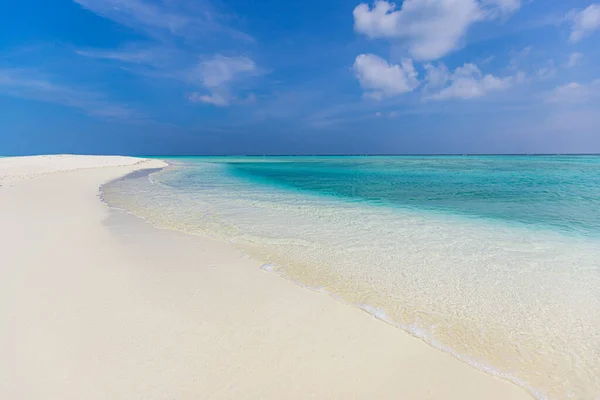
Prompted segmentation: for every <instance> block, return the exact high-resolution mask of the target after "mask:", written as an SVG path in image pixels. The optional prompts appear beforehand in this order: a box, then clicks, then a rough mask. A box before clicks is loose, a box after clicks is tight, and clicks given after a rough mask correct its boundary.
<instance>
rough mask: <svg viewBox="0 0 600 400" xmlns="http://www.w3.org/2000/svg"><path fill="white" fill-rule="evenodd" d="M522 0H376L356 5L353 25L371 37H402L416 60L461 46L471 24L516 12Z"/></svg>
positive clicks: (436, 56)
mask: <svg viewBox="0 0 600 400" xmlns="http://www.w3.org/2000/svg"><path fill="white" fill-rule="evenodd" d="M519 7H520V1H519V0H481V1H480V0H404V2H403V3H402V5H401V7H400V8H398V7H397V6H396V5H395V4H394V3H389V2H387V1H376V2H375V4H374V6H373V7H369V5H368V4H364V3H362V4H360V5H358V6H357V7H356V8H355V9H354V12H353V14H354V29H355V31H356V32H358V33H362V34H365V35H366V36H368V37H369V38H389V39H401V40H403V41H405V44H406V45H407V47H408V51H409V53H410V54H411V56H412V57H414V58H415V59H417V60H435V59H438V58H441V57H443V56H445V55H446V54H448V53H450V52H451V51H452V50H455V49H456V48H458V47H459V46H460V44H461V40H462V39H463V37H464V36H465V34H466V32H467V30H468V29H469V27H470V26H471V25H472V24H474V23H476V22H479V21H483V20H486V19H491V18H494V17H495V16H497V15H500V14H506V13H509V12H514V11H516V10H517V9H518V8H519Z"/></svg>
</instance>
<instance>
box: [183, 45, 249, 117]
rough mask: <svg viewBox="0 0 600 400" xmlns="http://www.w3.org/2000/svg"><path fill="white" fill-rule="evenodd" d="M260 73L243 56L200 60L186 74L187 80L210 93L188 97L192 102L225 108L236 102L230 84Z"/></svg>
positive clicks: (218, 56)
mask: <svg viewBox="0 0 600 400" xmlns="http://www.w3.org/2000/svg"><path fill="white" fill-rule="evenodd" d="M259 73H260V70H259V69H258V67H257V66H256V63H255V62H254V61H253V60H252V59H250V58H248V57H244V56H237V57H226V56H223V55H220V54H217V55H214V56H212V57H211V58H208V59H203V60H201V61H200V62H199V63H198V65H197V66H196V67H195V68H193V69H192V70H191V71H190V72H189V74H188V80H189V81H190V82H192V83H199V84H201V85H202V86H204V87H205V88H206V89H207V90H208V91H209V92H210V93H207V94H200V93H197V92H194V93H192V94H191V95H189V96H188V99H189V100H190V101H192V102H202V103H208V104H213V105H216V106H226V105H229V104H231V103H232V102H233V101H236V100H237V98H236V97H235V96H233V95H232V94H231V90H230V85H231V83H232V82H234V81H236V80H239V79H243V78H247V77H249V76H255V75H258V74H259Z"/></svg>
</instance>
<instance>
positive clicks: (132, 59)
mask: <svg viewBox="0 0 600 400" xmlns="http://www.w3.org/2000/svg"><path fill="white" fill-rule="evenodd" d="M75 52H76V53H77V54H79V55H80V56H84V57H89V58H99V59H105V60H112V61H120V62H123V63H129V64H144V65H152V66H156V65H163V64H168V63H169V62H170V60H171V59H173V58H175V57H176V56H177V54H176V52H175V51H173V50H172V49H168V48H157V47H151V46H148V45H146V46H139V45H128V46H125V47H123V48H119V49H108V50H105V49H79V50H75Z"/></svg>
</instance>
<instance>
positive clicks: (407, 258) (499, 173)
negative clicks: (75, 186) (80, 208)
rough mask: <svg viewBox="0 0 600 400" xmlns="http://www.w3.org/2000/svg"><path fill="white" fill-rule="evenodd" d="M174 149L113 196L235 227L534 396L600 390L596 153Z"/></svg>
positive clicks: (311, 281) (273, 269)
mask: <svg viewBox="0 0 600 400" xmlns="http://www.w3.org/2000/svg"><path fill="white" fill-rule="evenodd" d="M166 160H167V161H169V162H170V164H171V166H170V167H168V168H166V169H164V170H161V171H153V172H152V173H151V174H136V175H132V176H130V177H127V178H126V179H122V180H118V181H115V182H112V183H110V184H107V185H105V186H104V187H103V197H104V199H105V200H106V201H107V202H108V204H110V205H111V206H114V207H117V208H121V209H125V210H128V211H130V212H132V213H134V214H136V215H138V216H140V217H142V218H144V219H146V220H147V221H148V222H150V223H151V224H154V225H156V226H158V227H161V228H171V229H176V230H180V231H183V232H187V233H191V234H202V235H210V236H213V237H216V238H218V239H221V240H226V241H228V242H230V243H231V244H232V245H233V246H236V247H237V248H239V249H241V250H243V251H245V252H246V253H247V254H249V255H251V256H253V257H256V258H258V259H260V260H263V262H264V264H265V265H264V267H263V269H265V270H266V271H268V272H269V273H276V274H280V275H281V276H282V277H284V278H286V279H290V280H292V281H294V282H296V283H298V284H300V285H303V286H306V287H309V288H311V289H313V290H316V291H320V292H324V293H327V294H329V295H331V296H333V297H335V298H336V299H338V300H340V301H342V302H345V303H348V304H351V305H353V306H355V307H359V308H361V309H363V310H364V311H366V312H369V313H371V314H372V315H374V316H375V317H377V318H379V319H381V320H383V321H385V322H387V323H390V324H393V325H395V326H397V327H398V328H399V329H403V330H405V331H408V332H410V333H411V334H412V335H415V336H417V337H419V338H421V339H423V340H424V341H426V342H427V343H429V344H431V345H432V346H434V347H436V348H438V349H440V350H442V351H445V352H447V353H450V354H452V355H453V356H455V357H457V358H459V359H460V360H463V361H464V362H467V363H469V364H471V365H473V366H475V367H476V368H479V369H481V370H484V371H486V372H488V373H491V374H494V375H497V376H500V377H502V378H505V379H509V380H511V381H512V382H514V383H516V384H518V385H520V386H522V387H524V388H525V389H527V390H529V391H530V392H531V393H532V394H533V395H534V396H535V397H536V398H538V399H599V398H600V157H596V156H422V157H421V156H389V157H388V156H369V157H354V156H344V157H341V156H340V157H178V158H171V159H169V158H166ZM374 345H375V344H374Z"/></svg>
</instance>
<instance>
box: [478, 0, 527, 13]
mask: <svg viewBox="0 0 600 400" xmlns="http://www.w3.org/2000/svg"><path fill="white" fill-rule="evenodd" d="M483 2H484V4H489V5H493V6H496V7H498V9H499V10H500V11H501V12H504V13H512V12H515V11H517V10H518V9H519V8H521V0H484V1H483Z"/></svg>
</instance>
